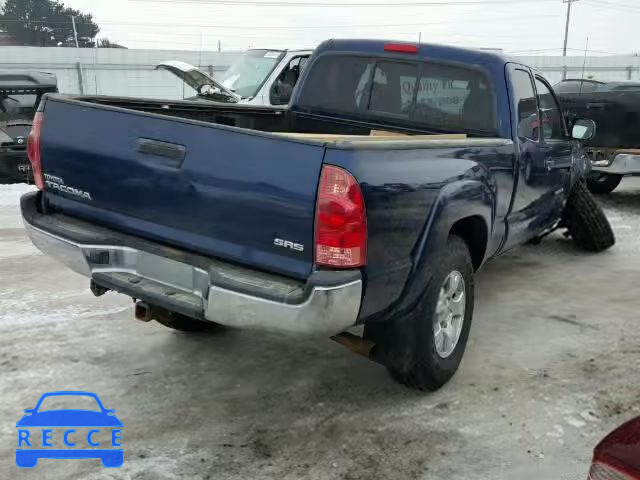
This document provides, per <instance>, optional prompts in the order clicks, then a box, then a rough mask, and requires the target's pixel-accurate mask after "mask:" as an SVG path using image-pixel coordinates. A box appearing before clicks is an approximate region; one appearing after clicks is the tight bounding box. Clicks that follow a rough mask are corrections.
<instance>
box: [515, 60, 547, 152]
mask: <svg viewBox="0 0 640 480" xmlns="http://www.w3.org/2000/svg"><path fill="white" fill-rule="evenodd" d="M511 84H512V86H513V92H512V96H513V99H514V101H515V104H516V106H517V109H518V137H520V138H528V139H529V140H539V139H540V117H539V116H538V102H537V100H536V94H535V92H534V90H533V83H532V80H531V75H529V72H527V71H525V70H519V69H516V70H513V71H512V72H511Z"/></svg>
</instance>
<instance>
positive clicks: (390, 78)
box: [369, 61, 418, 118]
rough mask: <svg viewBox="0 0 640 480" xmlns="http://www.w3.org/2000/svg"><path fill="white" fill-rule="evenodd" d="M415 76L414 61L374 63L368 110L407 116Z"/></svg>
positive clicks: (416, 67) (416, 74) (416, 68)
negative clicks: (374, 68)
mask: <svg viewBox="0 0 640 480" xmlns="http://www.w3.org/2000/svg"><path fill="white" fill-rule="evenodd" d="M417 76H418V65H417V64H415V63H400V62H391V61H380V62H378V63H376V70H375V73H374V75H373V88H372V90H371V100H370V101H369V110H370V111H372V112H382V113H389V114H392V115H397V116H403V117H407V118H408V117H409V112H410V107H411V103H412V102H413V92H414V90H415V84H416V78H417Z"/></svg>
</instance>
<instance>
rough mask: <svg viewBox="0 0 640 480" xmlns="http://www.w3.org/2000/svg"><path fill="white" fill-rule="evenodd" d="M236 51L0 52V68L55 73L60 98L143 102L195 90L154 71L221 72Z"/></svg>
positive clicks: (7, 49)
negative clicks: (168, 66) (178, 67)
mask: <svg viewBox="0 0 640 480" xmlns="http://www.w3.org/2000/svg"><path fill="white" fill-rule="evenodd" d="M239 55H240V53H238V52H191V51H184V50H175V51H173V50H127V49H119V48H98V49H91V48H80V49H75V48H38V47H0V69H2V70H37V71H43V72H50V73H54V74H55V75H56V76H57V77H58V88H59V89H60V91H61V92H62V93H70V94H78V93H83V94H87V95H116V96H128V97H147V98H168V99H175V98H184V97H189V96H192V95H193V93H194V92H193V90H191V89H190V88H189V87H188V86H186V85H184V83H183V82H182V81H180V80H179V79H178V78H176V77H175V76H174V75H172V74H170V73H169V72H166V71H156V70H154V68H155V66H156V65H157V64H158V63H160V62H163V61H165V60H182V61H183V62H187V63H190V64H192V65H196V66H198V67H199V68H201V69H203V70H207V71H209V72H210V73H212V74H215V72H219V71H224V70H225V69H226V68H227V67H228V66H229V65H230V64H231V63H232V62H233V61H234V60H235V59H236V58H237V57H238V56H239Z"/></svg>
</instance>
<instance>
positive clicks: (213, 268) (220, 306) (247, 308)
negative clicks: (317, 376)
mask: <svg viewBox="0 0 640 480" xmlns="http://www.w3.org/2000/svg"><path fill="white" fill-rule="evenodd" d="M23 219H24V223H25V227H26V230H27V233H28V235H29V237H30V238H31V241H32V242H33V244H34V245H35V246H36V247H38V248H39V249H40V250H41V251H42V252H44V253H45V254H47V255H50V256H52V257H54V258H56V259H57V260H59V261H60V262H62V263H64V264H65V265H66V266H68V267H69V268H71V269H72V270H74V271H75V272H77V273H79V274H81V275H84V276H86V277H88V278H91V279H92V280H93V281H94V282H95V283H96V284H98V285H100V286H103V287H106V288H109V289H111V290H115V291H118V292H120V293H124V294H126V295H129V296H131V297H134V298H138V299H141V300H144V301H145V302H148V303H150V304H155V305H158V306H161V307H164V308H167V309H169V310H172V311H175V312H178V313H182V314H185V315H189V316H192V317H195V318H199V319H201V320H205V321H207V320H208V321H212V322H216V323H219V324H222V325H227V326H231V327H241V328H254V329H265V330H271V331H278V332H286V333H294V334H318V335H334V334H337V333H340V332H342V331H344V330H347V329H348V328H350V327H351V326H353V325H354V324H355V323H356V320H357V318H358V313H359V310H360V302H361V297H362V279H361V274H360V272H358V271H352V272H316V273H315V274H313V275H312V276H311V277H310V279H309V280H308V281H307V282H304V283H303V282H297V281H294V280H290V279H287V278H283V277H280V276H276V275H270V274H262V273H260V272H256V271H252V270H248V269H246V268H241V267H235V266H233V265H229V264H223V263H222V262H219V261H215V260H212V261H211V262H212V263H211V265H210V266H206V265H200V266H196V265H191V264H189V263H185V262H182V261H177V260H175V259H172V258H169V257H168V256H165V255H158V254H156V253H150V252H148V251H144V250H141V249H138V248H134V247H132V246H128V245H124V246H123V245H122V244H118V245H109V244H91V243H87V242H78V241H75V240H73V239H70V238H66V237H64V236H62V235H59V234H55V233H52V232H50V231H46V230H44V229H43V228H40V227H38V226H36V225H34V224H33V223H31V222H30V220H31V221H33V218H31V219H27V216H25V214H24V206H23ZM78 223H79V222H74V223H73V225H72V226H73V228H70V229H69V231H71V230H73V229H75V230H77V229H78V227H77V224H78ZM83 223H84V224H85V226H84V228H87V227H88V228H91V225H90V224H86V222H83ZM95 228H96V229H100V231H101V232H104V231H105V229H104V228H103V227H95ZM99 237H100V235H97V236H96V238H99ZM118 243H121V242H118ZM187 257H188V255H185V258H187Z"/></svg>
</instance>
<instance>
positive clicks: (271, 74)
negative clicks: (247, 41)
mask: <svg viewBox="0 0 640 480" xmlns="http://www.w3.org/2000/svg"><path fill="white" fill-rule="evenodd" d="M311 52H312V50H265V49H256V50H247V51H246V52H245V53H244V54H243V55H242V56H241V57H240V59H239V60H238V61H237V62H236V63H234V64H233V65H231V66H230V67H229V68H228V69H227V70H226V71H225V72H224V73H222V74H221V75H220V78H218V79H214V78H213V77H212V76H211V75H209V74H208V73H206V72H203V71H202V70H200V69H199V68H197V67H194V66H193V65H190V64H188V63H185V62H180V61H177V60H169V61H166V62H162V63H160V64H159V65H157V66H156V69H157V70H167V71H169V72H171V73H173V74H174V75H176V76H177V77H179V78H180V79H181V80H183V81H184V82H185V83H186V84H187V85H189V86H190V87H191V88H193V89H194V90H195V91H196V92H197V95H196V96H195V97H192V98H191V99H192V100H203V101H217V102H226V103H244V104H249V105H287V104H288V103H289V100H290V98H291V92H293V87H294V86H295V85H296V83H297V82H298V78H299V77H300V72H301V71H302V69H303V68H304V66H305V64H306V62H307V59H308V58H309V55H311Z"/></svg>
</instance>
